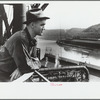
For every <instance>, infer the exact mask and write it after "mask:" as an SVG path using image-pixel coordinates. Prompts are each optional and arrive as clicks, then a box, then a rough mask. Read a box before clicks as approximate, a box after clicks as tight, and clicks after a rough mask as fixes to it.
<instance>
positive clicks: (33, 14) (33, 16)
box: [23, 8, 50, 24]
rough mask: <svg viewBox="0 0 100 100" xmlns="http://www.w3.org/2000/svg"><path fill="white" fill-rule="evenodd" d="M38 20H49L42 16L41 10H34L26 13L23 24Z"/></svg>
mask: <svg viewBox="0 0 100 100" xmlns="http://www.w3.org/2000/svg"><path fill="white" fill-rule="evenodd" d="M39 19H50V18H49V17H46V16H45V15H44V14H43V11H42V9H40V8H34V9H32V10H29V11H27V12H26V21H25V22H24V23H23V24H27V23H30V22H32V21H36V20H39Z"/></svg>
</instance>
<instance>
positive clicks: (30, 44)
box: [24, 28, 37, 47]
mask: <svg viewBox="0 0 100 100" xmlns="http://www.w3.org/2000/svg"><path fill="white" fill-rule="evenodd" d="M24 31H25V32H26V35H27V38H28V41H29V46H30V47H32V46H36V44H37V40H36V39H32V38H31V35H30V33H29V31H28V29H27V28H25V29H24Z"/></svg>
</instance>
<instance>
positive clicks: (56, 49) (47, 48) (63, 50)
mask: <svg viewBox="0 0 100 100" xmlns="http://www.w3.org/2000/svg"><path fill="white" fill-rule="evenodd" d="M38 47H39V48H41V59H42V58H43V57H44V54H45V53H46V52H48V53H52V54H53V55H59V56H60V57H64V58H67V59H71V60H74V61H80V62H85V63H87V64H91V65H94V66H96V67H97V69H100V51H99V50H87V49H81V48H77V47H72V46H63V47H61V46H59V45H57V44H56V41H52V40H42V39H39V40H38Z"/></svg>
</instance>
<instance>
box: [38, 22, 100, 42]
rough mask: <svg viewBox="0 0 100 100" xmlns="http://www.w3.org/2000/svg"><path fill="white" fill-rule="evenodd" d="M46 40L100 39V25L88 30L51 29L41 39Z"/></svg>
mask: <svg viewBox="0 0 100 100" xmlns="http://www.w3.org/2000/svg"><path fill="white" fill-rule="evenodd" d="M39 38H42V39H46V40H58V39H70V38H76V39H80V38H86V39H91V38H92V39H99V38H100V24H97V25H92V26H90V27H88V28H86V29H82V28H71V29H66V30H65V29H50V30H45V31H44V33H43V36H41V37H39Z"/></svg>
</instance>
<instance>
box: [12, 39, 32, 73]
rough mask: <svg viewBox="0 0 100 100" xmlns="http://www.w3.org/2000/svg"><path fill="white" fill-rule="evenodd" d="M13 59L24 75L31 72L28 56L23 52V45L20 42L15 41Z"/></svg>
mask: <svg viewBox="0 0 100 100" xmlns="http://www.w3.org/2000/svg"><path fill="white" fill-rule="evenodd" d="M12 57H13V59H14V61H15V63H16V65H17V67H18V68H19V70H20V72H21V73H22V74H24V73H27V72H30V71H31V67H30V66H28V65H27V61H26V56H25V54H24V52H23V47H22V43H21V41H19V40H17V41H15V43H13V54H12Z"/></svg>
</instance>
